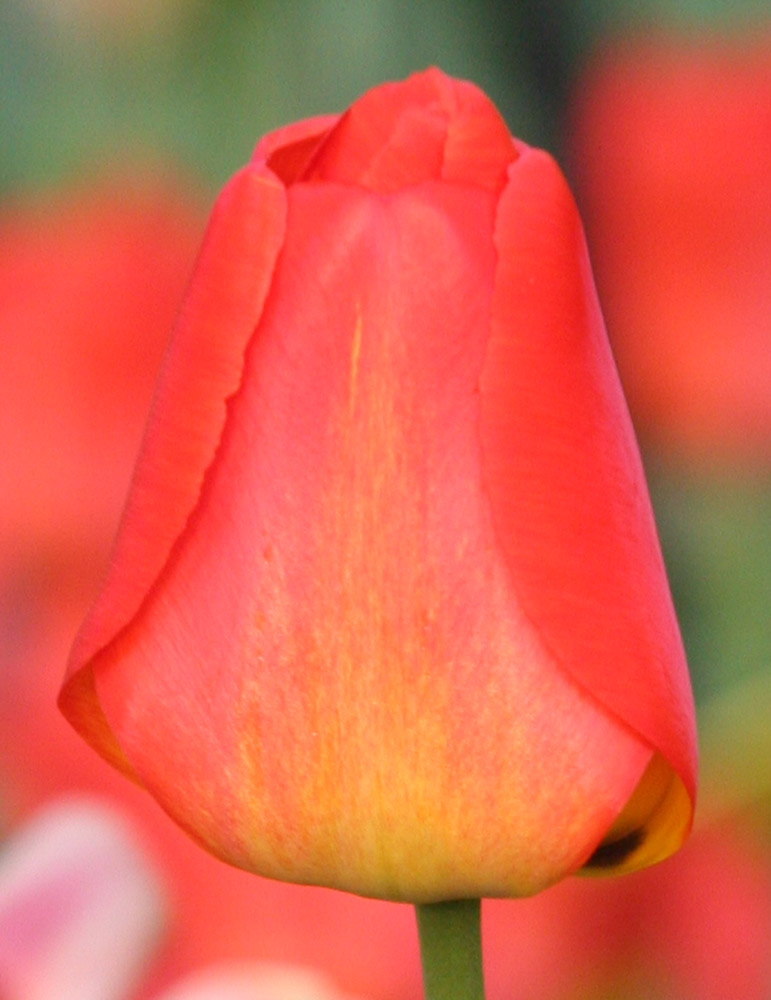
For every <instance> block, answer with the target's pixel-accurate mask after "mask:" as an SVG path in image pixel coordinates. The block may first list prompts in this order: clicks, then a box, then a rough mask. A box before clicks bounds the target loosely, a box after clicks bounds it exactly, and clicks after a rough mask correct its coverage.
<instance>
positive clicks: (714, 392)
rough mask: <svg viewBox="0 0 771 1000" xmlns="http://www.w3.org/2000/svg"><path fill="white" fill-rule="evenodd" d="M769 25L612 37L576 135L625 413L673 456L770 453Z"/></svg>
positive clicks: (595, 69) (586, 91)
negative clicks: (765, 30) (618, 40)
mask: <svg viewBox="0 0 771 1000" xmlns="http://www.w3.org/2000/svg"><path fill="white" fill-rule="evenodd" d="M770 137H771V37H769V36H768V35H766V36H765V37H761V38H760V39H758V38H755V39H753V40H749V39H745V40H744V41H743V42H742V41H741V40H740V39H735V40H733V41H732V42H730V43H727V42H726V41H725V40H722V41H716V40H713V41H711V42H709V43H704V42H702V43H699V44H696V43H693V42H691V43H689V44H684V43H683V42H675V41H669V42H666V43H665V42H663V41H661V40H660V39H655V38H654V39H648V40H645V41H639V42H636V43H635V44H634V45H625V46H621V47H617V48H614V49H610V50H608V51H607V52H605V53H604V54H603V55H602V56H601V57H599V58H598V59H596V61H595V62H594V63H592V64H591V65H590V67H589V70H588V72H587V74H586V76H585V78H584V79H583V80H582V81H581V83H580V84H579V86H578V87H577V91H576V99H575V104H574V107H573V115H572V129H571V150H572V155H573V158H574V161H575V164H574V165H575V173H576V176H577V180H578V183H579V189H580V191H581V195H582V203H583V205H584V206H585V209H586V213H587V226H588V230H589V236H590V245H591V246H592V248H593V253H594V257H595V264H596V268H597V278H598V285H599V288H600V292H601V298H602V301H603V304H604V306H605V308H606V315H607V317H608V328H609V330H610V333H611V338H612V341H613V346H614V350H615V351H616V354H617V357H618V362H619V367H620V370H621V375H622V378H623V381H624V385H625V387H626V390H627V392H628V394H629V402H630V406H631V409H632V414H633V416H634V418H635V420H636V422H637V424H638V426H639V428H640V431H641V433H644V434H645V435H646V437H647V438H648V439H649V440H650V443H651V445H652V446H653V447H656V448H657V449H659V450H661V451H663V452H665V453H668V454H669V455H671V456H679V457H680V458H681V460H682V457H688V458H696V459H698V460H699V461H701V462H704V461H705V460H710V461H712V462H714V461H715V460H718V461H721V462H726V461H730V462H735V461H736V460H737V459H739V460H741V461H745V462H752V461H757V460H761V461H763V462H765V463H768V461H769V460H771V404H770V403H769V400H770V399H771V350H770V349H769V328H771V184H769V176H771V138H770Z"/></svg>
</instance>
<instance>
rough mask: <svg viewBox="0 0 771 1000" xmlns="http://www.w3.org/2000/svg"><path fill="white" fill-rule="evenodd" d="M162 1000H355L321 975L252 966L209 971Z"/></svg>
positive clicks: (293, 968)
mask: <svg viewBox="0 0 771 1000" xmlns="http://www.w3.org/2000/svg"><path fill="white" fill-rule="evenodd" d="M158 1000H354V998H353V997H348V996H346V995H345V994H343V993H340V992H339V991H338V990H337V989H335V987H334V986H333V985H332V984H331V983H330V982H328V981H327V980H326V979H325V978H323V977H322V976H320V975H318V974H317V973H314V972H311V971H309V970H306V969H302V968H300V967H298V966H291V965H272V964H267V963H252V964H246V963H244V964H241V965H223V966H221V967H213V968H209V969H206V970H205V971H204V972H199V973H196V974H194V975H192V976H189V977H187V978H185V979H184V980H183V981H181V982H177V983H175V984H174V986H173V987H172V988H171V989H170V990H169V991H168V992H167V993H164V994H163V996H162V997H159V998H158Z"/></svg>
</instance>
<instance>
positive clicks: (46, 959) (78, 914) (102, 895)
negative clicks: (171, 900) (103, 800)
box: [0, 799, 165, 1000]
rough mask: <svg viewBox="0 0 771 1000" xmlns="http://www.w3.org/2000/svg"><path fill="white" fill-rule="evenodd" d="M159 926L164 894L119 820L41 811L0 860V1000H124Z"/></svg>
mask: <svg viewBox="0 0 771 1000" xmlns="http://www.w3.org/2000/svg"><path fill="white" fill-rule="evenodd" d="M164 922H165V902H164V897H163V890H162V888H161V886H160V884H159V882H158V880H157V878H156V876H155V874H154V872H153V870H152V868H151V867H150V865H149V863H148V862H147V860H146V859H145V858H144V857H143V855H142V853H141V851H140V848H139V847H138V845H137V844H136V843H135V841H134V838H133V836H132V833H131V832H130V830H129V829H128V828H127V827H125V826H124V825H123V823H122V821H121V820H120V819H118V818H117V817H116V816H115V815H114V814H113V813H111V812H109V811H108V810H107V809H105V808H104V807H102V806H100V805H97V804H95V803H93V802H90V801H88V800H86V799H72V800H66V801H62V802H59V803H57V804H55V805H52V806H49V807H48V808H47V809H46V810H45V811H43V812H41V813H39V814H38V815H37V816H36V817H35V818H33V819H32V820H31V821H30V822H29V823H28V824H27V825H26V826H24V827H22V828H21V829H20V830H19V831H18V832H17V833H16V834H15V835H14V836H13V837H12V838H11V840H10V841H9V842H8V843H7V844H6V846H5V848H4V851H3V854H2V856H1V857H0V996H2V997H3V1000H121V998H124V997H128V996H130V995H131V991H132V990H133V988H134V986H135V985H136V983H137V982H138V981H139V980H140V978H141V976H142V975H143V973H144V970H145V968H146V966H147V964H148V963H149V961H150V959H151V957H152V955H153V952H154V951H155V949H156V946H157V945H158V943H159V941H160V938H161V934H162V930H163V927H164Z"/></svg>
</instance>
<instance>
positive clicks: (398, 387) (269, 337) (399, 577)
mask: <svg viewBox="0 0 771 1000" xmlns="http://www.w3.org/2000/svg"><path fill="white" fill-rule="evenodd" d="M493 213H494V199H493V198H492V197H491V196H490V195H489V194H487V193H486V192H483V191H470V190H469V189H461V188H460V187H456V186H446V185H438V184H433V185H432V184H428V185H423V186H420V187H418V188H414V189H411V190H409V191H407V192H402V193H401V194H399V195H396V196H393V197H392V198H391V199H389V200H388V201H383V200H382V199H381V198H380V197H378V196H373V195H371V194H369V193H368V192H364V191H362V190H360V189H356V188H352V187H337V186H335V185H324V186H320V185H316V184H313V185H298V186H296V187H295V188H293V189H292V190H291V191H290V192H289V218H288V226H287V238H286V242H285V245H284V248H283V251H282V254H281V257H280V260H279V264H278V267H277V270H276V274H275V278H274V286H273V292H272V295H271V298H270V299H269V301H268V304H267V307H266V310H265V313H264V316H263V318H262V321H261V324H260V328H259V331H258V335H257V336H256V337H255V339H254V342H253V344H252V346H251V348H250V350H249V352H248V355H247V362H246V369H245V373H244V378H243V380H242V385H241V388H240V390H239V392H238V393H237V395H236V396H235V397H234V398H233V400H232V401H231V405H230V408H229V412H228V423H227V426H226V428H225V432H224V435H223V437H222V441H221V444H220V447H219V450H218V453H217V461H216V463H215V464H214V465H213V466H212V468H211V470H210V473H209V475H208V476H207V480H206V483H205V485H204V489H203V491H202V493H201V496H200V500H199V503H198V506H197V508H196V510H195V512H194V514H193V515H192V517H191V518H190V520H189V522H188V525H187V527H186V529H185V532H184V534H183V536H182V538H181V539H180V540H179V543H178V544H177V546H176V547H175V549H174V552H173V553H172V555H171V557H170V558H169V560H168V561H167V565H166V567H165V569H164V572H163V574H162V576H161V578H160V579H159V581H158V583H157V585H156V586H155V587H154V588H153V590H152V592H151V593H150V594H148V596H147V598H146V600H145V602H144V605H143V607H142V610H141V612H140V613H139V614H138V615H137V616H136V617H135V618H134V620H133V621H132V623H131V626H130V627H129V628H127V629H126V630H124V632H123V633H122V634H121V635H119V636H118V637H117V638H116V639H115V641H114V642H113V643H112V644H111V645H110V646H109V647H108V648H107V649H106V650H105V651H104V652H103V653H102V654H100V655H99V657H98V658H97V661H96V663H95V666H94V673H95V679H96V687H97V690H98V693H99V699H100V702H101V704H102V706H103V708H104V712H105V715H106V717H107V718H108V719H109V722H110V725H111V727H112V729H113V731H114V732H115V733H116V734H117V736H118V739H119V741H120V744H121V746H122V747H123V749H124V751H125V753H126V755H127V757H128V758H129V759H130V760H131V762H132V765H133V767H134V769H135V771H136V773H137V774H138V775H139V777H140V778H141V780H142V782H143V783H144V784H145V785H146V786H147V787H148V789H150V791H151V792H152V793H153V794H154V795H155V797H156V798H157V799H158V800H159V801H160V802H161V804H162V805H163V806H164V808H166V809H167V810H168V811H169V812H170V813H171V815H172V816H174V817H175V818H176V819H177V821H178V822H179V823H180V824H181V825H183V826H185V827H186V828H187V829H188V830H190V831H191V832H192V834H193V835H194V836H195V837H197V838H198V839H199V840H201V841H202V842H203V843H204V844H205V845H206V846H207V847H208V848H209V849H210V850H212V851H213V852H214V853H217V854H219V855H221V856H222V857H224V858H225V859H226V860H229V861H231V862H232V863H235V864H238V865H241V866H242V867H246V868H250V869H253V870H255V871H258V872H260V873H262V874H267V875H270V876H273V877H280V878H287V879H291V880H293V881H307V882H313V883H317V884H326V885H332V886H336V887H338V888H345V889H350V890H352V891H355V892H360V893H363V894H369V895H377V896H384V897H387V898H406V899H413V900H414V899H425V900H431V899H439V898H447V897H450V898H452V897H455V896H464V895H502V894H513V895H516V894H523V893H527V892H533V891H536V890H537V889H539V888H542V887H543V886H544V885H547V884H549V883H550V882H553V881H555V880H556V879H557V878H560V877H562V876H563V875H565V874H567V873H568V872H569V871H572V870H573V869H574V868H576V867H577V866H578V865H580V864H581V863H582V862H583V861H584V860H585V858H586V856H587V854H588V853H589V852H590V851H591V850H593V848H594V847H595V845H596V844H597V842H598V841H599V840H600V839H601V837H602V835H603V833H604V831H605V830H606V829H607V828H608V826H609V825H610V824H611V823H612V821H613V819H614V817H615V816H616V815H617V814H618V812H619V811H620V810H621V809H622V807H623V805H624V803H625V802H626V800H627V799H628V797H629V795H630V794H631V791H632V789H633V788H634V786H635V784H636V782H637V780H638V778H639V776H640V774H641V773H642V771H643V769H644V768H645V766H646V763H647V761H648V760H649V758H650V755H651V751H650V749H649V748H648V747H647V746H646V745H644V744H642V743H641V742H640V741H639V740H638V739H637V738H635V737H634V736H633V735H632V734H631V733H630V732H629V731H628V730H627V729H626V727H623V726H619V725H618V724H617V723H616V722H615V721H614V720H613V719H611V718H609V717H608V716H607V714H606V713H605V712H604V710H602V709H600V708H598V707H597V706H596V705H595V704H594V703H593V702H592V700H591V699H589V698H587V697H586V696H585V695H584V694H583V692H582V691H581V690H579V689H577V688H576V687H575V685H574V684H573V683H572V682H571V681H568V680H566V678H565V676H564V675H563V674H562V672H561V671H560V670H559V669H557V668H555V666H554V665H553V664H552V663H551V660H550V657H549V656H548V654H547V653H546V651H545V650H544V649H543V648H542V646H541V645H540V643H539V640H538V636H537V635H535V634H534V633H533V631H532V629H531V628H530V626H529V625H528V623H527V622H526V620H525V619H524V618H523V616H522V614H521V611H520V610H519V608H518V606H517V603H516V601H515V599H514V598H513V595H512V594H511V591H510V587H509V585H508V582H507V579H506V574H505V570H504V568H503V566H502V565H501V563H500V560H499V558H498V556H497V553H496V548H495V544H494V538H493V535H492V530H491V526H490V523H489V518H488V516H487V514H486V504H487V501H486V498H485V495H484V491H483V489H482V484H481V481H480V476H479V455H478V438H477V429H476V428H477V419H476V418H477V412H478V405H479V396H478V393H477V392H476V383H477V381H478V376H479V372H480V369H481V366H482V363H483V359H484V351H485V344H486V340H487V334H488V322H489V307H490V290H491V288H492V279H493V273H494V267H495V255H494V248H493V245H492V240H491V233H492V221H493ZM427 272H428V273H430V274H432V275H433V279H432V282H430V283H426V282H425V280H418V279H419V278H420V276H421V275H425V273H427ZM138 678H141V683H138Z"/></svg>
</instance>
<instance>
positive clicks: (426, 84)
mask: <svg viewBox="0 0 771 1000" xmlns="http://www.w3.org/2000/svg"><path fill="white" fill-rule="evenodd" d="M516 156H517V153H516V150H515V147H514V143H513V142H512V139H511V137H510V135H509V132H508V129H507V128H506V125H505V123H504V121H503V119H502V118H501V116H500V114H499V113H498V111H497V110H496V108H495V107H494V105H493V104H492V102H491V101H490V100H489V99H488V98H487V97H486V96H485V95H484V94H483V93H482V91H481V90H479V89H478V88H477V87H475V86H474V85H473V84H470V83H466V82H464V81H461V80H453V79H451V78H450V77H447V76H445V75H444V74H443V73H441V72H440V71H439V70H437V69H429V70H427V71H426V72H425V73H416V74H415V75H414V76H411V77H410V78H409V79H408V80H406V81H405V82H404V83H392V84H385V85H383V86H381V87H376V88H375V89H374V90H370V91H368V92H367V93H366V94H364V95H363V96H362V97H360V98H359V100H358V101H356V102H355V103H354V104H353V105H352V106H351V107H350V108H349V110H348V111H347V112H346V113H345V114H344V115H343V116H342V117H341V119H340V121H339V123H338V124H337V125H336V127H335V128H334V129H333V130H332V131H331V132H330V134H329V136H328V137H327V139H326V140H325V142H324V143H323V145H322V146H320V147H319V150H318V152H317V153H316V155H315V157H314V159H313V162H312V163H311V164H310V166H309V167H308V169H307V171H306V172H305V175H304V176H305V179H307V180H327V181H329V180H333V181H340V182H343V183H347V184H359V185H361V186H362V187H366V188H368V189H369V190H371V191H378V192H380V193H383V194H385V193H388V192H392V191H399V190H401V189H403V188H405V187H408V186H409V185H411V184H418V183H420V182H421V181H427V180H445V181H450V182H456V183H465V184H470V185H474V186H475V187H481V188H485V189H487V190H489V191H493V192H496V193H497V192H498V191H499V190H500V189H501V187H502V186H503V184H504V182H505V177H506V167H507V166H508V164H509V163H510V162H511V161H512V160H513V159H516Z"/></svg>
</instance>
